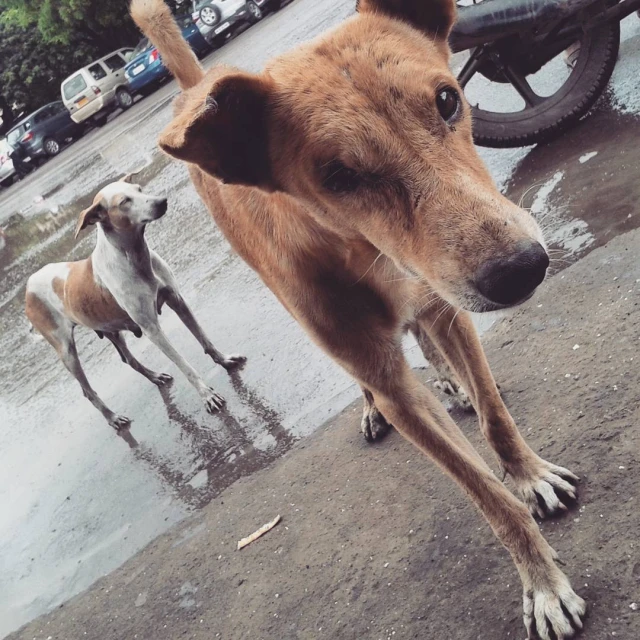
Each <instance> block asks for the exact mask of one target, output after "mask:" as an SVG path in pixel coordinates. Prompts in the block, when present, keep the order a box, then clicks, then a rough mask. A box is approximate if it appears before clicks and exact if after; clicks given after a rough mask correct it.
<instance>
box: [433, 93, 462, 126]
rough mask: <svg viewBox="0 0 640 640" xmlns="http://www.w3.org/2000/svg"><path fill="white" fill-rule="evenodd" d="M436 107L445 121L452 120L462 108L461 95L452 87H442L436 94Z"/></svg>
mask: <svg viewBox="0 0 640 640" xmlns="http://www.w3.org/2000/svg"><path fill="white" fill-rule="evenodd" d="M436 107H438V111H439V112H440V115H441V116H442V119H443V120H444V121H445V122H450V121H451V120H453V118H454V117H455V116H456V115H457V113H458V110H459V109H460V96H459V95H458V92H457V91H456V90H455V89H453V88H452V87H444V88H443V89H440V91H439V92H438V95H437V96H436Z"/></svg>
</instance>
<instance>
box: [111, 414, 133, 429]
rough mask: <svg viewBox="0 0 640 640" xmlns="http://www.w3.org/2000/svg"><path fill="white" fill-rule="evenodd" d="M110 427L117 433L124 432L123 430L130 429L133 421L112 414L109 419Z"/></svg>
mask: <svg viewBox="0 0 640 640" xmlns="http://www.w3.org/2000/svg"><path fill="white" fill-rule="evenodd" d="M108 421H109V425H110V426H111V427H113V428H114V429H115V430H116V431H122V429H128V428H129V427H130V426H131V420H129V418H127V417H126V416H119V415H117V414H116V413H114V414H112V415H111V417H110V418H108Z"/></svg>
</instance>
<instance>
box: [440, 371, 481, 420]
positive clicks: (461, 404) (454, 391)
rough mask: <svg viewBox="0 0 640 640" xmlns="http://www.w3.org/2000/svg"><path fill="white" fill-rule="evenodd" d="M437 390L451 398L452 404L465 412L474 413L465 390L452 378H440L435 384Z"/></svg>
mask: <svg viewBox="0 0 640 640" xmlns="http://www.w3.org/2000/svg"><path fill="white" fill-rule="evenodd" d="M433 386H434V387H435V388H436V389H439V390H440V391H442V393H444V394H445V395H447V396H449V397H450V398H451V401H452V403H453V404H454V405H455V406H456V407H458V408H460V409H462V410H463V411H470V412H471V411H474V408H473V405H472V404H471V400H469V396H468V395H467V394H466V392H465V390H464V389H463V388H462V387H461V386H460V385H459V384H458V383H457V382H455V381H454V380H451V379H450V378H439V379H438V380H436V381H435V382H434V383H433Z"/></svg>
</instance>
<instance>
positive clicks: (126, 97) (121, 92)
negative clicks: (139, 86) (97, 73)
mask: <svg viewBox="0 0 640 640" xmlns="http://www.w3.org/2000/svg"><path fill="white" fill-rule="evenodd" d="M116 102H117V103H118V106H119V107H120V108H121V109H122V110H123V111H126V110H127V109H128V108H129V107H132V106H133V96H132V95H131V94H130V93H129V91H128V89H125V88H124V87H120V88H119V89H118V90H117V91H116Z"/></svg>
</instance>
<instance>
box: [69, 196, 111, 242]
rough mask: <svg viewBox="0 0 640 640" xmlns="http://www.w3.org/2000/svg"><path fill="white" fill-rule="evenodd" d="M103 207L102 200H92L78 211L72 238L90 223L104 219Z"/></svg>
mask: <svg viewBox="0 0 640 640" xmlns="http://www.w3.org/2000/svg"><path fill="white" fill-rule="evenodd" d="M105 212H106V211H105V208H104V205H103V204H102V202H101V201H100V202H94V203H93V204H92V205H91V206H90V207H89V208H88V209H85V210H84V211H82V212H81V213H80V217H79V218H78V223H77V224H76V231H75V233H74V234H73V237H74V238H77V237H78V235H79V234H80V232H81V231H82V230H83V229H84V228H85V227H88V226H89V225H90V224H96V222H100V220H102V219H104V215H105Z"/></svg>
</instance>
